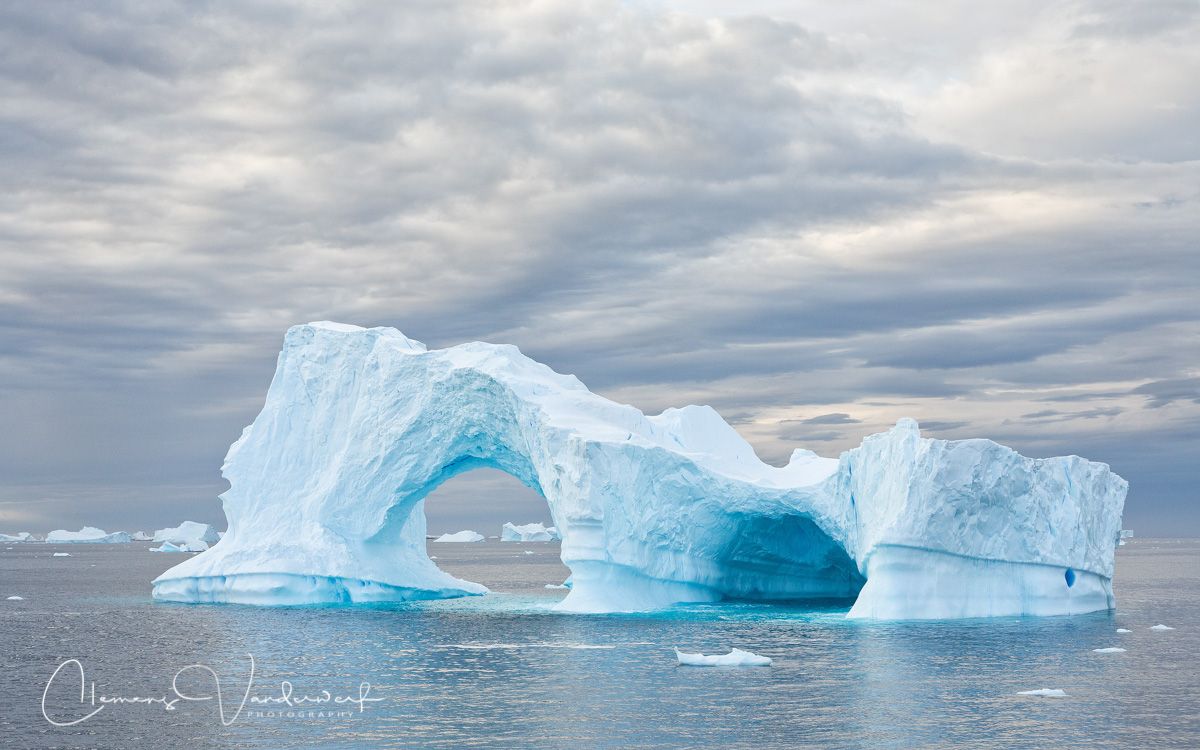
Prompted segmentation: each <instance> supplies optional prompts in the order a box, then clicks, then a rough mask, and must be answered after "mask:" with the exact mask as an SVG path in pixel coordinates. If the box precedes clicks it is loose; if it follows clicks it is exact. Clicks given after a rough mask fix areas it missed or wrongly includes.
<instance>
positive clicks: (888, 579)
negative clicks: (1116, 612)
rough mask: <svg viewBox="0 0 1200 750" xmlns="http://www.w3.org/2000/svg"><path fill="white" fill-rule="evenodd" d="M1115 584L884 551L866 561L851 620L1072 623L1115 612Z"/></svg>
mask: <svg viewBox="0 0 1200 750" xmlns="http://www.w3.org/2000/svg"><path fill="white" fill-rule="evenodd" d="M1114 606H1115V599H1114V598H1113V593H1112V581H1111V580H1110V579H1108V578H1105V577H1104V576H1101V575H1097V574H1096V573H1091V572H1088V571H1083V570H1075V569H1073V568H1067V567H1063V566H1058V565H1045V564H1040V563H1018V562H1005V561H1002V560H987V559H982V558H976V557H966V556H962V555H955V554H951V553H947V552H939V551H936V550H928V549H919V548H916V547H905V546H900V545H881V546H880V547H878V548H876V549H875V551H874V552H873V553H872V554H871V557H870V558H869V559H868V561H867V584H866V585H865V586H864V587H863V590H862V592H861V593H860V594H859V596H858V599H857V601H855V603H854V607H853V608H851V610H850V614H849V615H847V616H848V617H850V618H854V619H875V620H945V619H957V618H965V617H1004V616H1020V615H1076V614H1083V613H1085V612H1097V611H1103V610H1109V609H1113V607H1114Z"/></svg>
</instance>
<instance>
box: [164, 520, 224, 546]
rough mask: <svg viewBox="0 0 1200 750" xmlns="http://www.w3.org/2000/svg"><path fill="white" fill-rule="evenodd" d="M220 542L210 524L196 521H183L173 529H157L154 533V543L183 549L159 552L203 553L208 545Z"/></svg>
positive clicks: (218, 536)
mask: <svg viewBox="0 0 1200 750" xmlns="http://www.w3.org/2000/svg"><path fill="white" fill-rule="evenodd" d="M220 540H221V537H220V535H219V534H217V530H216V528H214V527H213V526H212V525H211V524H207V523H199V522H198V521H184V522H183V523H181V524H179V525H178V526H175V527H173V528H168V529H159V530H158V531H156V532H154V541H156V542H170V543H171V544H172V545H173V546H176V547H181V548H183V549H180V550H163V549H160V550H159V551H160V552H203V551H204V550H206V549H208V545H210V544H216V543H217V542H219V541H220Z"/></svg>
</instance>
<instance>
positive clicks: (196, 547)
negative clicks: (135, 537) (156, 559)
mask: <svg viewBox="0 0 1200 750" xmlns="http://www.w3.org/2000/svg"><path fill="white" fill-rule="evenodd" d="M206 549H208V544H207V543H205V542H193V543H191V544H189V543H186V542H184V543H181V544H175V543H174V542H163V543H162V544H160V545H159V546H157V547H151V548H150V551H151V552H203V551H204V550H206Z"/></svg>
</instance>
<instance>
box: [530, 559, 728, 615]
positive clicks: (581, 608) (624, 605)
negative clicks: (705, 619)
mask: <svg viewBox="0 0 1200 750" xmlns="http://www.w3.org/2000/svg"><path fill="white" fill-rule="evenodd" d="M569 580H570V581H571V592H570V593H569V594H567V597H566V598H565V599H563V600H562V601H561V602H559V603H558V604H557V605H556V606H555V607H554V608H555V609H556V610H558V611H560V612H580V613H589V612H590V613H604V612H648V611H651V610H655V609H664V608H666V607H670V606H672V605H674V604H698V603H704V602H715V601H718V600H720V599H721V595H720V593H719V592H717V591H714V590H713V589H710V588H708V587H707V586H701V585H699V584H695V583H685V582H682V581H668V580H664V579H661V578H651V577H650V576H647V575H643V574H642V573H639V572H638V571H636V570H634V569H633V568H630V567H627V566H624V565H613V564H611V563H602V562H579V561H572V562H571V578H570V579H569Z"/></svg>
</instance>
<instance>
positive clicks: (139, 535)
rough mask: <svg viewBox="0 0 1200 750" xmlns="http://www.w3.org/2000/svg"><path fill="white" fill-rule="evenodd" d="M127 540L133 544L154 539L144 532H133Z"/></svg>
mask: <svg viewBox="0 0 1200 750" xmlns="http://www.w3.org/2000/svg"><path fill="white" fill-rule="evenodd" d="M129 538H130V539H131V540H132V541H135V542H152V541H154V537H153V536H151V535H150V534H147V533H146V532H144V531H135V532H133V533H132V534H130V535H129Z"/></svg>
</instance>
